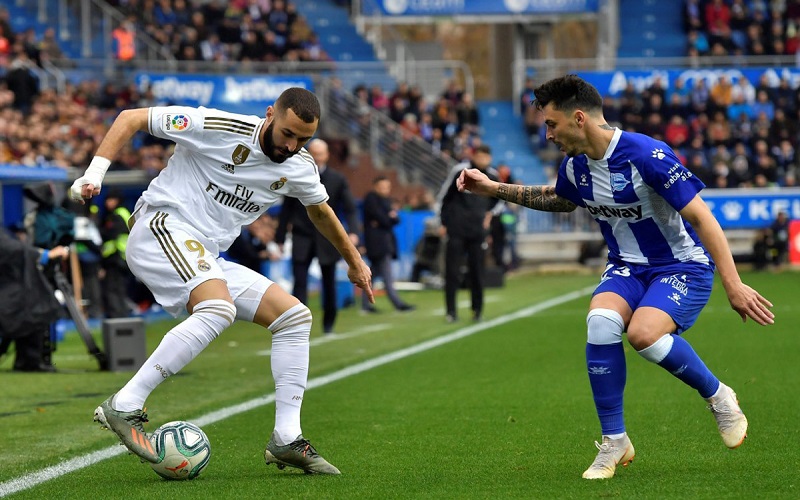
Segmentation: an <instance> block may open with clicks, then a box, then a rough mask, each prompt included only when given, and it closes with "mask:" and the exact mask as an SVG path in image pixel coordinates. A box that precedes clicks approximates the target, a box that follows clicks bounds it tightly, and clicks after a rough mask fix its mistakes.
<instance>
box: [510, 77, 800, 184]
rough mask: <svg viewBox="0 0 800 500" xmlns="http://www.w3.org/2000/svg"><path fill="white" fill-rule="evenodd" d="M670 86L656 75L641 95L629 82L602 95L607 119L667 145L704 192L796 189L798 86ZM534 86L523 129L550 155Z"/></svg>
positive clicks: (529, 86) (526, 97) (742, 80)
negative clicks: (534, 105)
mask: <svg viewBox="0 0 800 500" xmlns="http://www.w3.org/2000/svg"><path fill="white" fill-rule="evenodd" d="M671 83H672V84H671V86H669V87H667V86H666V85H665V82H663V81H661V80H660V79H659V78H655V79H654V81H653V83H652V85H650V86H649V87H648V88H646V89H644V90H643V91H638V90H637V89H636V88H635V87H634V85H633V83H629V84H628V86H627V88H626V89H625V90H624V91H623V92H621V93H620V95H619V96H616V97H612V96H606V97H605V98H604V106H603V112H604V114H605V117H606V118H607V119H608V121H609V122H610V123H611V124H612V125H614V126H618V127H621V128H622V129H624V130H629V131H634V132H641V133H644V134H647V135H650V136H652V137H654V138H656V139H659V140H662V141H664V142H666V143H667V144H669V145H670V147H672V148H673V149H674V150H675V152H676V153H678V156H679V158H680V159H681V161H682V162H683V163H684V164H685V165H686V166H687V167H689V168H690V169H691V170H692V172H694V173H695V174H696V175H697V176H698V177H700V179H702V180H703V182H704V183H705V184H706V185H707V186H709V187H716V188H729V187H769V186H787V187H789V186H795V185H796V184H797V175H798V174H800V171H798V158H797V155H796V148H797V146H798V142H800V128H799V127H798V123H800V105H799V103H800V88H793V87H792V86H791V84H790V82H789V80H787V79H783V80H782V81H781V82H780V85H779V86H778V87H772V86H770V85H769V81H768V78H767V76H766V75H763V76H762V77H761V78H760V80H759V81H758V82H757V83H756V85H753V84H752V83H750V82H749V81H748V79H747V78H746V77H745V76H741V77H739V78H738V79H737V80H736V81H735V82H733V81H731V80H729V79H728V78H727V77H726V76H721V77H719V78H718V79H717V81H716V82H714V83H713V84H711V85H708V84H707V82H706V80H704V79H698V80H696V81H693V82H690V83H688V84H687V83H686V82H684V81H682V80H680V79H678V80H676V81H674V82H671ZM533 87H534V82H533V80H529V81H528V82H527V83H526V89H525V91H524V92H523V94H522V103H521V104H522V105H523V110H524V115H525V125H526V128H527V131H528V133H529V134H530V135H531V139H532V141H533V144H534V147H535V148H536V149H537V150H540V151H543V152H544V154H545V156H548V155H550V156H552V154H553V152H552V147H550V146H548V145H547V143H546V141H545V137H544V133H545V127H544V126H543V125H542V123H541V116H540V115H539V114H538V113H535V112H534V111H533V110H532V109H530V106H529V103H530V101H531V99H532V98H533ZM548 148H549V149H550V151H548Z"/></svg>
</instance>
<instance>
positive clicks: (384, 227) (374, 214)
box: [361, 176, 414, 312]
mask: <svg viewBox="0 0 800 500" xmlns="http://www.w3.org/2000/svg"><path fill="white" fill-rule="evenodd" d="M391 192H392V181H390V180H389V179H388V178H386V177H384V176H378V177H376V178H375V180H374V181H373V182H372V191H370V192H369V193H367V195H366V196H365V197H364V204H363V206H362V210H363V212H364V247H365V248H366V250H367V258H368V259H369V264H370V269H371V270H372V279H373V280H374V279H375V277H376V276H381V277H382V278H383V287H384V290H386V296H387V297H389V300H390V301H391V302H392V305H393V306H394V308H395V309H397V310H398V311H410V310H413V309H414V306H412V305H410V304H406V303H405V302H403V301H402V300H401V299H400V297H399V296H398V295H397V292H396V291H395V289H394V278H393V277H392V260H393V259H394V258H395V257H396V256H397V242H396V240H395V236H394V229H393V228H394V226H396V225H397V224H398V223H399V222H400V218H399V217H398V216H397V210H395V209H393V208H392V200H391V198H390V197H389V196H390V194H391ZM361 310H362V311H366V312H377V309H375V307H374V306H372V304H370V303H369V300H368V298H367V297H366V296H364V297H363V301H362V305H361Z"/></svg>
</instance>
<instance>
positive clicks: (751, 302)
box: [680, 195, 775, 325]
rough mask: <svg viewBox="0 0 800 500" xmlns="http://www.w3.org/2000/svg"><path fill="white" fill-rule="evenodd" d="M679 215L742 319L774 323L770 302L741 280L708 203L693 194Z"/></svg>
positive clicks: (761, 323) (767, 323) (763, 323)
mask: <svg viewBox="0 0 800 500" xmlns="http://www.w3.org/2000/svg"><path fill="white" fill-rule="evenodd" d="M680 214H681V216H682V217H683V218H684V219H686V220H688V221H689V224H691V225H692V227H693V228H694V230H695V232H697V236H699V237H700V241H702V242H703V246H705V247H706V249H707V250H708V253H710V254H711V258H713V259H714V262H715V263H716V264H717V270H719V275H720V278H722V286H723V287H724V288H725V293H726V294H727V295H728V301H729V302H730V303H731V307H732V308H733V309H734V310H735V311H736V312H737V313H739V316H741V317H742V321H747V318H748V317H750V318H752V319H753V321H755V322H756V323H758V324H760V325H771V324H773V323H775V314H773V313H772V311H770V310H769V309H770V308H771V307H772V303H771V302H770V301H769V300H767V299H766V298H764V297H762V296H761V294H759V293H758V292H757V291H755V290H753V289H752V288H750V287H749V286H747V285H746V284H744V283H742V279H741V278H740V277H739V272H738V271H737V270H736V265H735V264H734V262H733V255H731V249H730V247H729V246H728V240H727V238H725V233H724V232H722V227H720V225H719V222H717V219H715V218H714V215H713V214H712V213H711V210H710V209H709V208H708V205H706V203H705V202H704V201H703V200H702V199H701V198H700V195H697V196H695V197H694V199H693V200H692V201H690V202H689V204H688V205H686V206H685V207H684V208H683V210H681V212H680Z"/></svg>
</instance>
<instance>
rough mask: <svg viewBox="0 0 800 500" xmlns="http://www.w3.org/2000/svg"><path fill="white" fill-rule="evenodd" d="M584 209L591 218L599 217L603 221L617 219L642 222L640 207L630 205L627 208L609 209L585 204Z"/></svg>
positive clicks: (603, 206)
mask: <svg viewBox="0 0 800 500" xmlns="http://www.w3.org/2000/svg"><path fill="white" fill-rule="evenodd" d="M586 209H587V210H589V213H590V214H592V215H593V216H601V217H603V218H604V219H610V218H612V217H617V218H619V219H634V220H642V206H641V205H635V206H634V205H631V206H628V207H609V206H607V205H590V204H589V203H588V202H587V203H586Z"/></svg>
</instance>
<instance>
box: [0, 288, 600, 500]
mask: <svg viewBox="0 0 800 500" xmlns="http://www.w3.org/2000/svg"><path fill="white" fill-rule="evenodd" d="M593 288H594V287H587V288H584V289H582V290H579V291H575V292H571V293H567V294H565V295H561V296H559V297H556V298H553V299H550V300H546V301H544V302H541V303H539V304H536V305H534V306H530V307H526V308H524V309H522V310H520V311H517V312H515V313H512V314H507V315H504V316H501V317H498V318H495V319H492V320H489V321H486V322H483V323H477V324H474V325H471V326H468V327H466V328H462V329H460V330H457V331H455V332H453V333H451V334H448V335H444V336H441V337H437V338H434V339H431V340H428V341H425V342H422V343H420V344H417V345H415V346H412V347H409V348H405V349H400V350H398V351H395V352H392V353H389V354H386V355H383V356H379V357H377V358H373V359H371V360H368V361H365V362H362V363H358V364H356V365H353V366H351V367H347V368H344V369H342V370H338V371H336V372H334V373H331V374H328V375H323V376H321V377H316V378H313V379H311V380H309V382H308V388H309V389H313V388H315V387H321V386H324V385H327V384H330V383H332V382H335V381H338V380H341V379H343V378H347V377H351V376H353V375H357V374H360V373H363V372H365V371H367V370H371V369H373V368H375V367H378V366H382V365H384V364H387V363H391V362H393V361H396V360H398V359H402V358H405V357H408V356H412V355H414V354H418V353H420V352H424V351H427V350H430V349H434V348H436V347H438V346H441V345H444V344H447V343H450V342H454V341H456V340H460V339H462V338H465V337H468V336H470V335H474V334H475V333H478V332H481V331H484V330H487V329H490V328H493V327H496V326H498V325H502V324H504V323H507V322H509V321H514V320H516V319H519V318H523V317H526V316H529V315H532V314H536V313H538V312H541V311H543V310H546V309H549V308H551V307H555V306H557V305H560V304H563V303H565V302H569V301H572V300H575V299H577V298H579V297H581V296H584V295H587V294H589V293H591V291H592V290H593ZM274 401H275V394H274V393H272V394H270V395H268V396H265V397H262V398H255V399H251V400H249V401H246V402H244V403H241V404H238V405H234V406H231V407H228V408H225V409H222V410H219V411H215V412H211V413H209V414H206V415H204V416H202V417H199V418H197V419H193V421H194V422H195V423H196V424H197V425H200V426H204V425H208V424H212V423H215V422H218V421H220V420H223V419H226V418H230V417H232V416H234V415H238V414H240V413H243V412H246V411H250V410H252V409H255V408H258V407H261V406H264V405H267V404H270V403H273V402H274ZM123 451H124V450H123V449H122V448H121V447H119V446H113V447H110V448H106V449H104V450H100V451H98V452H94V453H91V454H88V455H84V456H81V457H77V458H74V459H71V460H68V461H66V462H62V463H61V464H59V465H56V466H53V467H48V468H45V469H43V470H41V471H37V472H34V473H31V474H26V475H24V476H21V477H18V478H15V479H12V480H10V481H6V482H4V483H0V497H2V496H6V495H9V494H12V493H16V492H19V491H23V490H26V489H29V488H32V487H34V486H37V485H39V484H42V483H43V482H46V481H49V480H52V479H55V478H58V477H61V476H63V475H65V474H69V473H71V472H74V471H76V470H80V469H82V468H85V467H88V466H90V465H93V464H96V463H98V462H100V461H102V460H105V459H107V458H111V457H113V456H116V455H119V454H121V453H123Z"/></svg>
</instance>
